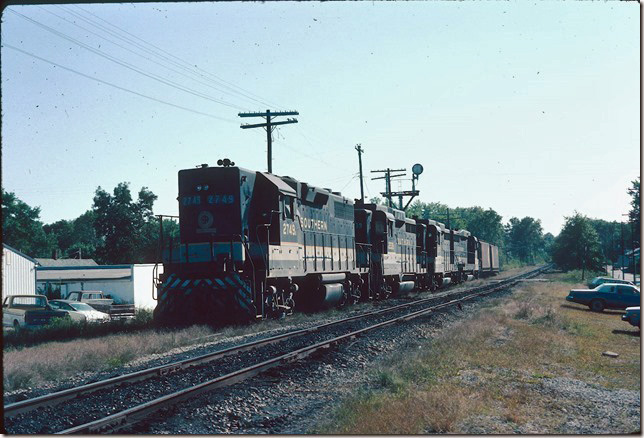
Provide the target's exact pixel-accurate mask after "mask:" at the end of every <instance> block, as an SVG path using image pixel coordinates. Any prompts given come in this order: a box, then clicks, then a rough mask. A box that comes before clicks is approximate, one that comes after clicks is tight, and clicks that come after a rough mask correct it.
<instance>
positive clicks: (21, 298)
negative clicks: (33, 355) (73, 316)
mask: <svg viewBox="0 0 644 438" xmlns="http://www.w3.org/2000/svg"><path fill="white" fill-rule="evenodd" d="M54 318H69V316H68V315H67V313H66V312H61V311H60V310H54V309H52V307H51V306H49V303H48V302H47V297H46V296H44V295H10V296H8V297H6V298H5V299H4V301H3V302H2V325H3V326H4V327H13V328H14V329H15V330H19V329H21V328H34V327H42V326H44V325H47V324H49V323H50V322H51V321H52V319H54Z"/></svg>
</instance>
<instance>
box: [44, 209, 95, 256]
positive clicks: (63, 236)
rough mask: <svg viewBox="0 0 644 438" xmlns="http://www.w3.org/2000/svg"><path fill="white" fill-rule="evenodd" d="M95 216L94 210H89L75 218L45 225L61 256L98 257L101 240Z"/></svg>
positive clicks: (46, 231)
mask: <svg viewBox="0 0 644 438" xmlns="http://www.w3.org/2000/svg"><path fill="white" fill-rule="evenodd" d="M94 216H95V215H94V212H93V211H91V210H88V211H86V212H85V213H83V214H82V215H80V216H79V217H77V218H76V219H74V220H64V219H63V220H59V221H56V222H54V223H52V224H48V225H45V226H43V229H44V230H45V233H46V234H47V235H48V236H49V237H50V238H51V239H52V240H53V241H54V242H55V249H56V253H57V254H58V255H59V257H61V258H85V259H88V258H89V259H91V258H95V257H96V247H97V246H99V245H100V241H99V239H98V238H97V237H96V230H95V229H94Z"/></svg>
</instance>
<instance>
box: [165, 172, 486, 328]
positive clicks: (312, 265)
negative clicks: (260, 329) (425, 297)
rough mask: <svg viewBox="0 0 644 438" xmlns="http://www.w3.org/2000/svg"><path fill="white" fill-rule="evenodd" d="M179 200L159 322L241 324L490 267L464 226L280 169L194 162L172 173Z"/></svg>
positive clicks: (432, 285) (429, 285)
mask: <svg viewBox="0 0 644 438" xmlns="http://www.w3.org/2000/svg"><path fill="white" fill-rule="evenodd" d="M226 161H227V160H226ZM226 164H228V163H226ZM178 201H179V230H180V239H179V240H180V243H179V245H178V246H173V245H172V244H170V245H169V247H168V248H165V249H164V251H163V265H164V270H163V271H164V273H163V274H162V276H161V277H160V279H159V281H160V284H159V292H158V304H157V307H156V309H155V311H154V317H155V320H156V321H158V322H159V323H162V324H187V323H208V324H223V323H231V322H242V321H247V320H249V319H251V320H252V319H260V318H264V317H267V316H271V315H281V314H284V313H290V312H292V311H293V309H294V308H295V306H296V303H297V307H298V308H303V309H316V308H324V307H332V306H339V305H344V304H350V303H353V302H355V301H358V300H368V299H374V298H386V297H387V296H389V295H390V294H400V293H404V292H407V291H410V290H412V289H429V290H434V289H436V288H438V287H440V286H443V285H445V284H447V283H449V282H456V283H458V282H461V281H464V280H467V279H471V278H474V277H475V276H476V277H478V276H479V275H483V274H489V273H495V272H498V250H497V248H496V246H494V245H491V244H487V243H485V242H482V241H479V240H478V239H477V238H476V237H474V236H472V235H470V233H469V232H467V231H465V230H460V231H456V230H449V229H447V228H446V227H445V226H444V225H443V224H442V223H440V222H435V221H432V220H426V219H409V218H406V217H405V214H404V212H403V211H400V210H396V209H393V208H390V207H385V206H381V205H376V204H364V203H362V202H360V201H358V202H356V203H354V202H353V201H352V200H350V199H348V198H345V197H343V196H342V195H341V194H340V193H337V192H331V191H330V190H328V189H320V188H317V187H313V186H311V185H309V184H307V183H303V182H300V181H297V180H295V179H293V178H290V177H286V176H285V177H278V176H276V175H273V174H270V173H264V172H253V171H250V170H246V169H242V168H240V167H233V166H230V165H228V166H225V167H207V166H206V165H203V166H202V167H199V168H196V169H188V170H182V171H180V172H179V197H178Z"/></svg>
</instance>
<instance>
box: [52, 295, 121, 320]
mask: <svg viewBox="0 0 644 438" xmlns="http://www.w3.org/2000/svg"><path fill="white" fill-rule="evenodd" d="M49 305H50V306H51V307H53V308H54V309H57V310H64V311H65V312H67V314H68V315H69V316H70V317H71V319H72V320H73V321H79V322H82V321H87V322H109V321H110V315H108V314H107V313H105V312H99V311H98V310H96V309H94V308H93V307H92V306H90V305H89V304H86V303H79V302H76V301H69V300H51V301H50V302H49Z"/></svg>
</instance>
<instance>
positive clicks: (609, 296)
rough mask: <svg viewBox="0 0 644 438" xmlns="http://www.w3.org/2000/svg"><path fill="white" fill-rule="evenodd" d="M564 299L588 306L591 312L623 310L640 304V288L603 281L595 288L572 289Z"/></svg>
mask: <svg viewBox="0 0 644 438" xmlns="http://www.w3.org/2000/svg"><path fill="white" fill-rule="evenodd" d="M566 300H567V301H572V302H573V303H578V304H583V305H585V306H588V307H590V310H592V311H593V312H602V311H603V310H604V309H621V310H623V309H626V308H627V307H632V306H639V305H640V290H639V289H638V288H637V287H635V286H633V285H629V284H616V283H604V284H602V285H601V286H597V287H596V288H595V289H573V290H571V291H570V293H569V294H568V296H567V297H566Z"/></svg>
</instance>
